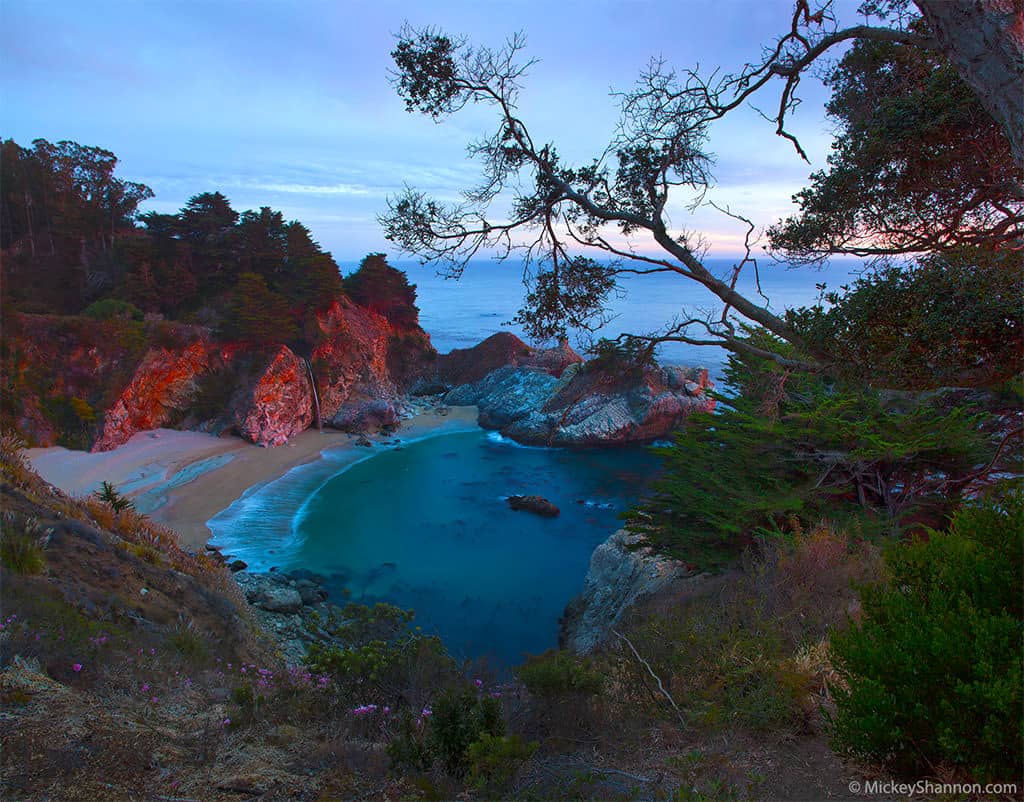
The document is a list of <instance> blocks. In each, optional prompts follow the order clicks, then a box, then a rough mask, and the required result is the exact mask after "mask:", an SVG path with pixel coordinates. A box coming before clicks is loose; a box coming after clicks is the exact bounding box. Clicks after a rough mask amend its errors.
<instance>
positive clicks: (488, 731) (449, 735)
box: [427, 689, 505, 778]
mask: <svg viewBox="0 0 1024 802" xmlns="http://www.w3.org/2000/svg"><path fill="white" fill-rule="evenodd" d="M504 732H505V723H504V721H502V718H501V708H500V707H499V706H498V703H497V701H495V700H494V699H492V698H491V697H490V696H480V695H479V694H477V693H475V692H473V691H471V690H469V689H462V690H447V691H444V692H443V693H442V694H441V695H440V696H438V697H437V698H436V699H435V700H434V704H433V712H432V715H431V716H430V729H429V730H428V734H427V743H428V744H429V748H430V751H431V753H432V754H433V755H435V756H436V758H437V759H438V760H439V761H440V763H441V765H442V766H443V767H444V769H445V771H446V772H447V773H448V774H449V775H451V776H452V777H458V778H461V777H464V776H465V775H466V772H467V770H468V769H469V765H470V755H469V749H470V746H472V745H473V744H474V743H476V742H477V741H479V740H480V739H481V737H482V736H484V735H491V736H500V735H503V734H504Z"/></svg>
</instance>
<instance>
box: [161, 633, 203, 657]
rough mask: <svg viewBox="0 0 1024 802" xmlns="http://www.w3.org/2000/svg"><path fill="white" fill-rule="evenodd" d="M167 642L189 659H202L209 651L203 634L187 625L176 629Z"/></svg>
mask: <svg viewBox="0 0 1024 802" xmlns="http://www.w3.org/2000/svg"><path fill="white" fill-rule="evenodd" d="M167 642H168V645H169V646H170V647H171V648H172V649H174V651H176V652H177V653H178V654H180V655H181V656H182V657H185V658H187V659H189V660H194V661H203V660H205V659H206V658H207V657H208V656H209V653H210V650H209V647H207V645H206V641H205V640H204V639H203V636H202V635H200V634H199V633H198V632H196V631H195V630H194V629H191V628H189V627H180V628H178V629H176V630H175V631H174V632H173V633H172V634H171V636H170V637H169V638H168V639H167Z"/></svg>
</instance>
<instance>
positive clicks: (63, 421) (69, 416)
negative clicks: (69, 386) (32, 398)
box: [42, 394, 96, 449]
mask: <svg viewBox="0 0 1024 802" xmlns="http://www.w3.org/2000/svg"><path fill="white" fill-rule="evenodd" d="M42 407H43V413H44V414H45V415H46V417H47V418H48V419H49V420H50V421H51V422H52V423H53V424H54V427H55V428H56V429H57V432H58V436H57V443H58V445H62V446H65V447H66V448H75V449H86V448H88V447H89V445H90V444H91V442H92V433H93V427H94V424H95V422H96V412H95V410H94V409H93V408H92V406H91V405H90V404H89V402H88V401H86V400H85V399H84V398H79V397H77V396H67V395H59V394H58V395H51V396H48V397H44V398H43V400H42Z"/></svg>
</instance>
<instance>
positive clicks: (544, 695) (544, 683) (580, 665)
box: [516, 649, 604, 700]
mask: <svg viewBox="0 0 1024 802" xmlns="http://www.w3.org/2000/svg"><path fill="white" fill-rule="evenodd" d="M516 676H518V677H519V679H520V681H522V683H523V685H525V686H526V688H527V690H528V691H529V692H530V693H532V694H533V695H534V696H538V697H540V698H541V699H547V700H551V699H555V698H558V697H564V696H584V697H585V696H594V695H595V694H599V693H600V692H601V688H602V686H603V684H604V678H603V677H602V676H601V673H600V672H599V671H597V670H596V669H595V668H594V666H593V663H592V661H591V660H590V659H589V658H586V657H584V658H580V657H578V656H576V655H575V654H573V653H572V652H569V651H566V650H563V649H557V650H556V649H551V650H549V651H547V652H544V654H538V655H531V656H530V657H528V658H527V660H526V662H525V663H523V664H522V665H521V666H518V667H517V668H516Z"/></svg>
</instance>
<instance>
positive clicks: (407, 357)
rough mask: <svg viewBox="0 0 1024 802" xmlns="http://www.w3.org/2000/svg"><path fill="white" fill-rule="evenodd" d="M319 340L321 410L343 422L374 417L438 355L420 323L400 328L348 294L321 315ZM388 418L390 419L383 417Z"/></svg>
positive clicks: (317, 365)
mask: <svg viewBox="0 0 1024 802" xmlns="http://www.w3.org/2000/svg"><path fill="white" fill-rule="evenodd" d="M317 322H318V325H319V327H320V332H321V342H320V344H319V345H317V347H316V348H315V349H314V350H313V355H312V360H311V361H312V364H313V372H314V374H315V375H316V381H317V389H318V391H319V393H320V408H321V415H322V417H323V420H324V421H330V422H331V424H332V425H334V426H338V427H339V428H349V427H351V426H358V425H362V424H363V422H364V421H365V422H366V423H369V422H371V419H372V420H376V419H377V418H378V417H380V416H381V415H382V414H384V417H388V414H386V413H381V409H383V408H384V407H386V406H388V405H390V409H391V413H390V414H393V415H394V416H395V417H397V412H396V411H395V406H394V402H395V400H396V399H397V397H398V396H399V395H400V394H401V393H402V392H403V391H404V390H405V389H406V388H407V387H408V386H409V385H410V383H411V382H413V381H414V380H415V379H416V378H417V377H418V376H419V375H420V374H421V373H422V371H423V370H424V369H425V366H427V365H429V364H430V363H431V362H432V360H433V358H434V357H435V356H436V354H435V351H434V349H433V347H432V346H431V345H430V337H429V336H428V335H427V334H426V332H424V331H423V330H422V329H420V328H419V327H418V326H417V327H416V328H413V329H405V328H398V327H396V326H394V325H393V324H392V323H391V322H389V321H388V319H387V318H386V317H384V316H383V315H381V314H378V313H376V312H374V311H372V310H370V309H367V308H364V307H361V306H357V305H356V304H354V303H352V302H351V301H350V300H348V299H342V300H341V301H337V302H335V303H334V304H332V305H331V306H330V307H329V308H328V309H327V310H326V311H325V312H323V313H322V314H321V315H319V316H318V319H317ZM384 422H390V421H384Z"/></svg>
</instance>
